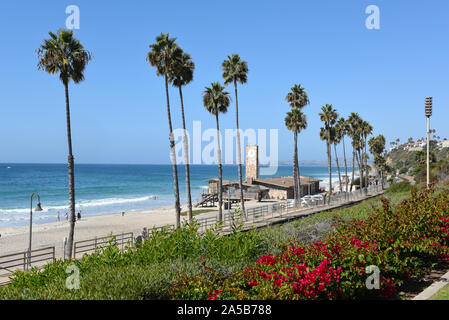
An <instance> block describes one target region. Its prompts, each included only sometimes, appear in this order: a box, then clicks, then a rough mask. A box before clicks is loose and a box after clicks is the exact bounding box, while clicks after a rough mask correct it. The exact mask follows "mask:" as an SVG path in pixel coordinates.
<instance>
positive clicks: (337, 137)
mask: <svg viewBox="0 0 449 320" xmlns="http://www.w3.org/2000/svg"><path fill="white" fill-rule="evenodd" d="M333 129H334V130H332V136H331V141H332V143H333V145H334V153H335V163H336V165H337V172H338V183H339V186H340V192H343V184H342V183H341V172H340V164H339V163H338V153H337V145H338V144H339V143H340V142H341V135H342V133H341V130H342V129H341V128H340V126H339V123H338V122H336V124H335V126H334V128H333Z"/></svg>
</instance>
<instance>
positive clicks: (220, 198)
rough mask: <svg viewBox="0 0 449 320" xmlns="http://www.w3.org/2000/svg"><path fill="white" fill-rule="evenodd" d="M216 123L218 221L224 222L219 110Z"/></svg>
mask: <svg viewBox="0 0 449 320" xmlns="http://www.w3.org/2000/svg"><path fill="white" fill-rule="evenodd" d="M215 121H216V123H217V144H218V150H217V156H218V220H220V221H222V220H223V212H222V208H221V207H222V204H223V168H222V164H221V146H220V126H219V123H218V110H216V114H215Z"/></svg>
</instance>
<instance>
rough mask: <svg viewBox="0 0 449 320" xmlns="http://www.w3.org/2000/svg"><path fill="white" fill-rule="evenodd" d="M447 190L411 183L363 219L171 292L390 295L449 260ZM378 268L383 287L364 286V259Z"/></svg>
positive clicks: (188, 295) (198, 295) (200, 295)
mask: <svg viewBox="0 0 449 320" xmlns="http://www.w3.org/2000/svg"><path fill="white" fill-rule="evenodd" d="M448 244H449V191H448V190H443V191H441V192H434V190H433V189H430V190H427V189H425V190H424V191H422V192H418V191H417V190H416V189H414V190H412V195H411V197H410V198H409V199H406V200H403V201H402V202H401V203H400V204H398V205H394V206H393V205H392V204H391V201H390V200H388V199H385V198H383V199H382V206H381V207H373V208H372V213H371V214H370V215H369V216H368V217H367V218H366V219H365V220H359V219H354V220H352V221H350V222H347V221H339V222H338V224H337V226H336V229H335V231H334V232H332V233H330V234H329V235H328V236H327V237H325V239H324V241H317V242H314V243H311V244H308V245H301V244H300V243H299V242H291V243H286V244H285V246H284V248H283V249H282V251H281V252H280V254H278V255H276V256H275V255H272V254H265V255H264V256H262V257H261V258H260V259H259V260H258V261H257V262H256V263H253V264H251V265H249V266H248V267H247V268H245V269H244V270H240V271H238V272H236V273H234V274H232V275H231V276H229V277H223V276H221V275H220V274H217V273H216V271H215V270H214V269H213V268H208V267H204V268H203V271H202V272H201V274H199V275H196V276H193V277H183V278H182V279H181V280H180V281H178V282H176V283H175V285H174V286H173V288H172V291H171V293H172V295H173V297H174V298H176V299H211V300H215V299H226V300H228V299H229V300H233V299H248V300H251V299H257V300H259V299H288V300H295V299H301V300H302V299H305V300H312V299H313V300H316V299H360V298H381V299H382V298H383V299H386V298H392V297H395V294H396V293H397V291H398V289H399V288H400V286H401V285H402V283H403V282H404V280H405V279H408V278H417V277H418V278H419V277H422V276H423V275H425V274H426V273H428V272H429V271H430V270H431V269H432V268H433V267H434V266H435V264H437V263H441V262H445V263H448V262H449V255H448V254H449V247H448ZM372 265H374V266H377V267H378V268H379V270H380V272H381V276H380V289H379V290H369V289H368V288H367V287H366V285H365V281H366V279H367V277H368V276H369V275H370V272H369V271H368V267H369V266H372Z"/></svg>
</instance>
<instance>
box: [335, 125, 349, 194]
mask: <svg viewBox="0 0 449 320" xmlns="http://www.w3.org/2000/svg"><path fill="white" fill-rule="evenodd" d="M337 126H338V129H339V134H340V137H341V142H342V144H343V157H344V162H345V177H346V179H345V192H346V193H348V163H347V161H346V145H345V136H346V135H347V134H348V131H349V126H348V122H347V121H346V120H345V118H343V117H342V118H340V119H338V122H337Z"/></svg>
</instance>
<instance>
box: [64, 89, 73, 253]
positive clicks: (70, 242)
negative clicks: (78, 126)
mask: <svg viewBox="0 0 449 320" xmlns="http://www.w3.org/2000/svg"><path fill="white" fill-rule="evenodd" d="M64 87H65V105H66V118H67V142H68V149H69V156H68V166H67V168H68V174H69V199H70V231H69V238H68V239H67V247H66V249H67V257H68V258H69V259H71V258H72V249H73V239H74V235H75V221H76V218H75V164H74V159H73V152H72V129H71V126H70V101H69V84H68V82H67V81H65V82H64Z"/></svg>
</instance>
